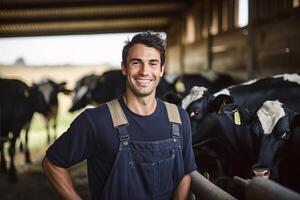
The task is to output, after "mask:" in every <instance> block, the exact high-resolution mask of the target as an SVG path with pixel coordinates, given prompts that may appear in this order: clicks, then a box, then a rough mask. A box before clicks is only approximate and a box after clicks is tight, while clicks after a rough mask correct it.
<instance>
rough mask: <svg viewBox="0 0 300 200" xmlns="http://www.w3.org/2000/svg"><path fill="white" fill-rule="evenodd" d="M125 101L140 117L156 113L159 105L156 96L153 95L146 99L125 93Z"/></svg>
mask: <svg viewBox="0 0 300 200" xmlns="http://www.w3.org/2000/svg"><path fill="white" fill-rule="evenodd" d="M123 99H124V102H125V104H126V105H127V107H128V108H129V109H130V110H131V111H132V112H134V113H136V114H138V115H150V114H152V113H154V111H155V109H156V105H157V100H156V98H155V94H154V95H152V94H151V95H149V96H146V97H137V96H135V95H132V94H129V93H125V94H124V96H123Z"/></svg>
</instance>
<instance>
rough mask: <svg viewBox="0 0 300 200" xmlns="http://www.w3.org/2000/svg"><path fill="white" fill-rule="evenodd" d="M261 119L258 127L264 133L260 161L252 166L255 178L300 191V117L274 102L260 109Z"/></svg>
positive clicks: (259, 115) (258, 159)
mask: <svg viewBox="0 0 300 200" xmlns="http://www.w3.org/2000/svg"><path fill="white" fill-rule="evenodd" d="M257 118H258V119H259V121H260V122H261V123H259V124H257V125H256V127H257V129H260V130H262V132H260V134H259V137H260V150H259V154H258V158H257V161H256V163H255V164H254V165H253V166H252V169H253V172H254V174H255V176H261V177H265V178H270V179H273V180H276V181H278V182H279V183H281V184H283V185H285V186H287V187H289V188H292V189H294V190H296V191H298V192H300V179H299V177H300V176H299V175H300V172H299V168H300V155H299V152H300V147H299V145H300V114H297V113H295V112H293V111H291V110H289V109H288V108H286V107H285V106H284V105H282V104H281V103H279V102H276V101H274V102H269V104H268V105H267V106H265V107H264V109H260V110H259V111H258V112H257ZM295 177H296V178H295Z"/></svg>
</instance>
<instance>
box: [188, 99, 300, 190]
mask: <svg viewBox="0 0 300 200" xmlns="http://www.w3.org/2000/svg"><path fill="white" fill-rule="evenodd" d="M215 106H216V107H215V108H212V111H211V112H210V113H208V114H207V115H206V116H205V117H204V118H202V119H200V120H198V119H197V118H193V117H191V123H192V127H193V138H192V140H193V148H194V152H195V158H196V162H197V165H198V169H199V171H200V172H201V173H203V174H205V173H208V174H209V175H210V180H211V181H213V182H215V183H216V184H217V185H218V186H220V187H222V188H223V189H225V190H226V191H228V192H229V193H231V194H233V195H235V194H234V193H232V191H230V189H229V188H228V187H226V185H222V182H220V180H222V179H220V178H223V177H233V176H239V177H243V178H251V177H252V176H253V172H254V173H255V175H257V176H258V175H259V176H266V177H268V176H270V174H272V176H273V178H276V177H277V176H279V177H280V178H281V179H284V181H281V182H280V183H282V184H284V185H285V186H288V187H290V188H292V189H295V188H297V186H299V182H300V181H299V180H298V179H295V180H294V181H293V180H292V181H291V178H288V176H286V175H283V174H284V172H287V170H286V169H287V168H285V170H283V171H281V173H278V168H279V164H280V163H281V160H282V158H285V157H287V158H290V159H291V158H292V157H293V158H297V156H298V158H299V155H298V154H295V152H297V150H293V152H294V155H293V153H292V156H288V155H291V154H289V153H282V151H283V149H284V148H283V144H285V143H286V140H288V138H290V136H291V135H296V134H292V133H294V129H295V128H294V127H295V126H296V124H297V126H299V120H300V117H299V115H295V113H294V112H291V111H289V110H288V109H287V108H285V107H284V106H282V104H281V103H280V102H279V101H277V100H276V101H266V102H264V103H263V104H262V105H261V106H259V107H258V109H257V110H254V111H249V110H248V109H246V108H244V107H242V106H239V105H236V104H226V105H222V104H221V103H220V104H219V105H217V104H216V105H215ZM295 137H296V138H298V140H292V141H293V142H296V143H297V144H298V145H293V146H292V147H293V149H297V148H298V150H299V147H298V146H299V143H298V142H299V139H300V138H299V135H298V136H295ZM286 146H288V145H286ZM294 162H295V161H294ZM296 162H297V161H296ZM283 163H284V164H285V165H284V166H289V165H290V164H291V162H290V163H289V164H287V162H283ZM294 164H295V163H294ZM296 166H298V167H299V166H300V165H299V162H298V165H296ZM280 169H282V168H280ZM295 170H296V168H295ZM297 173H298V172H295V173H294V174H297ZM298 174H299V173H298ZM295 185H296V186H295Z"/></svg>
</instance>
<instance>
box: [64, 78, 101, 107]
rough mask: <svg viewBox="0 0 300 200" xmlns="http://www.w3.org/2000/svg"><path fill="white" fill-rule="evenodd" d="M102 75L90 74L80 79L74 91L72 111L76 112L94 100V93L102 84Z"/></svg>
mask: <svg viewBox="0 0 300 200" xmlns="http://www.w3.org/2000/svg"><path fill="white" fill-rule="evenodd" d="M102 78H103V77H102V76H97V75H94V74H92V75H88V76H85V77H83V78H82V79H80V80H79V81H78V82H77V83H76V86H75V89H74V90H73V92H72V107H71V108H70V109H69V111H70V112H74V111H76V110H79V109H81V108H84V107H85V106H87V105H89V104H91V103H92V101H93V95H94V92H95V90H96V88H97V87H99V86H100V85H101V82H102Z"/></svg>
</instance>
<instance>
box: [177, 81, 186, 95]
mask: <svg viewBox="0 0 300 200" xmlns="http://www.w3.org/2000/svg"><path fill="white" fill-rule="evenodd" d="M175 89H176V92H185V86H184V83H183V82H182V80H179V81H177V82H176V84H175Z"/></svg>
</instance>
